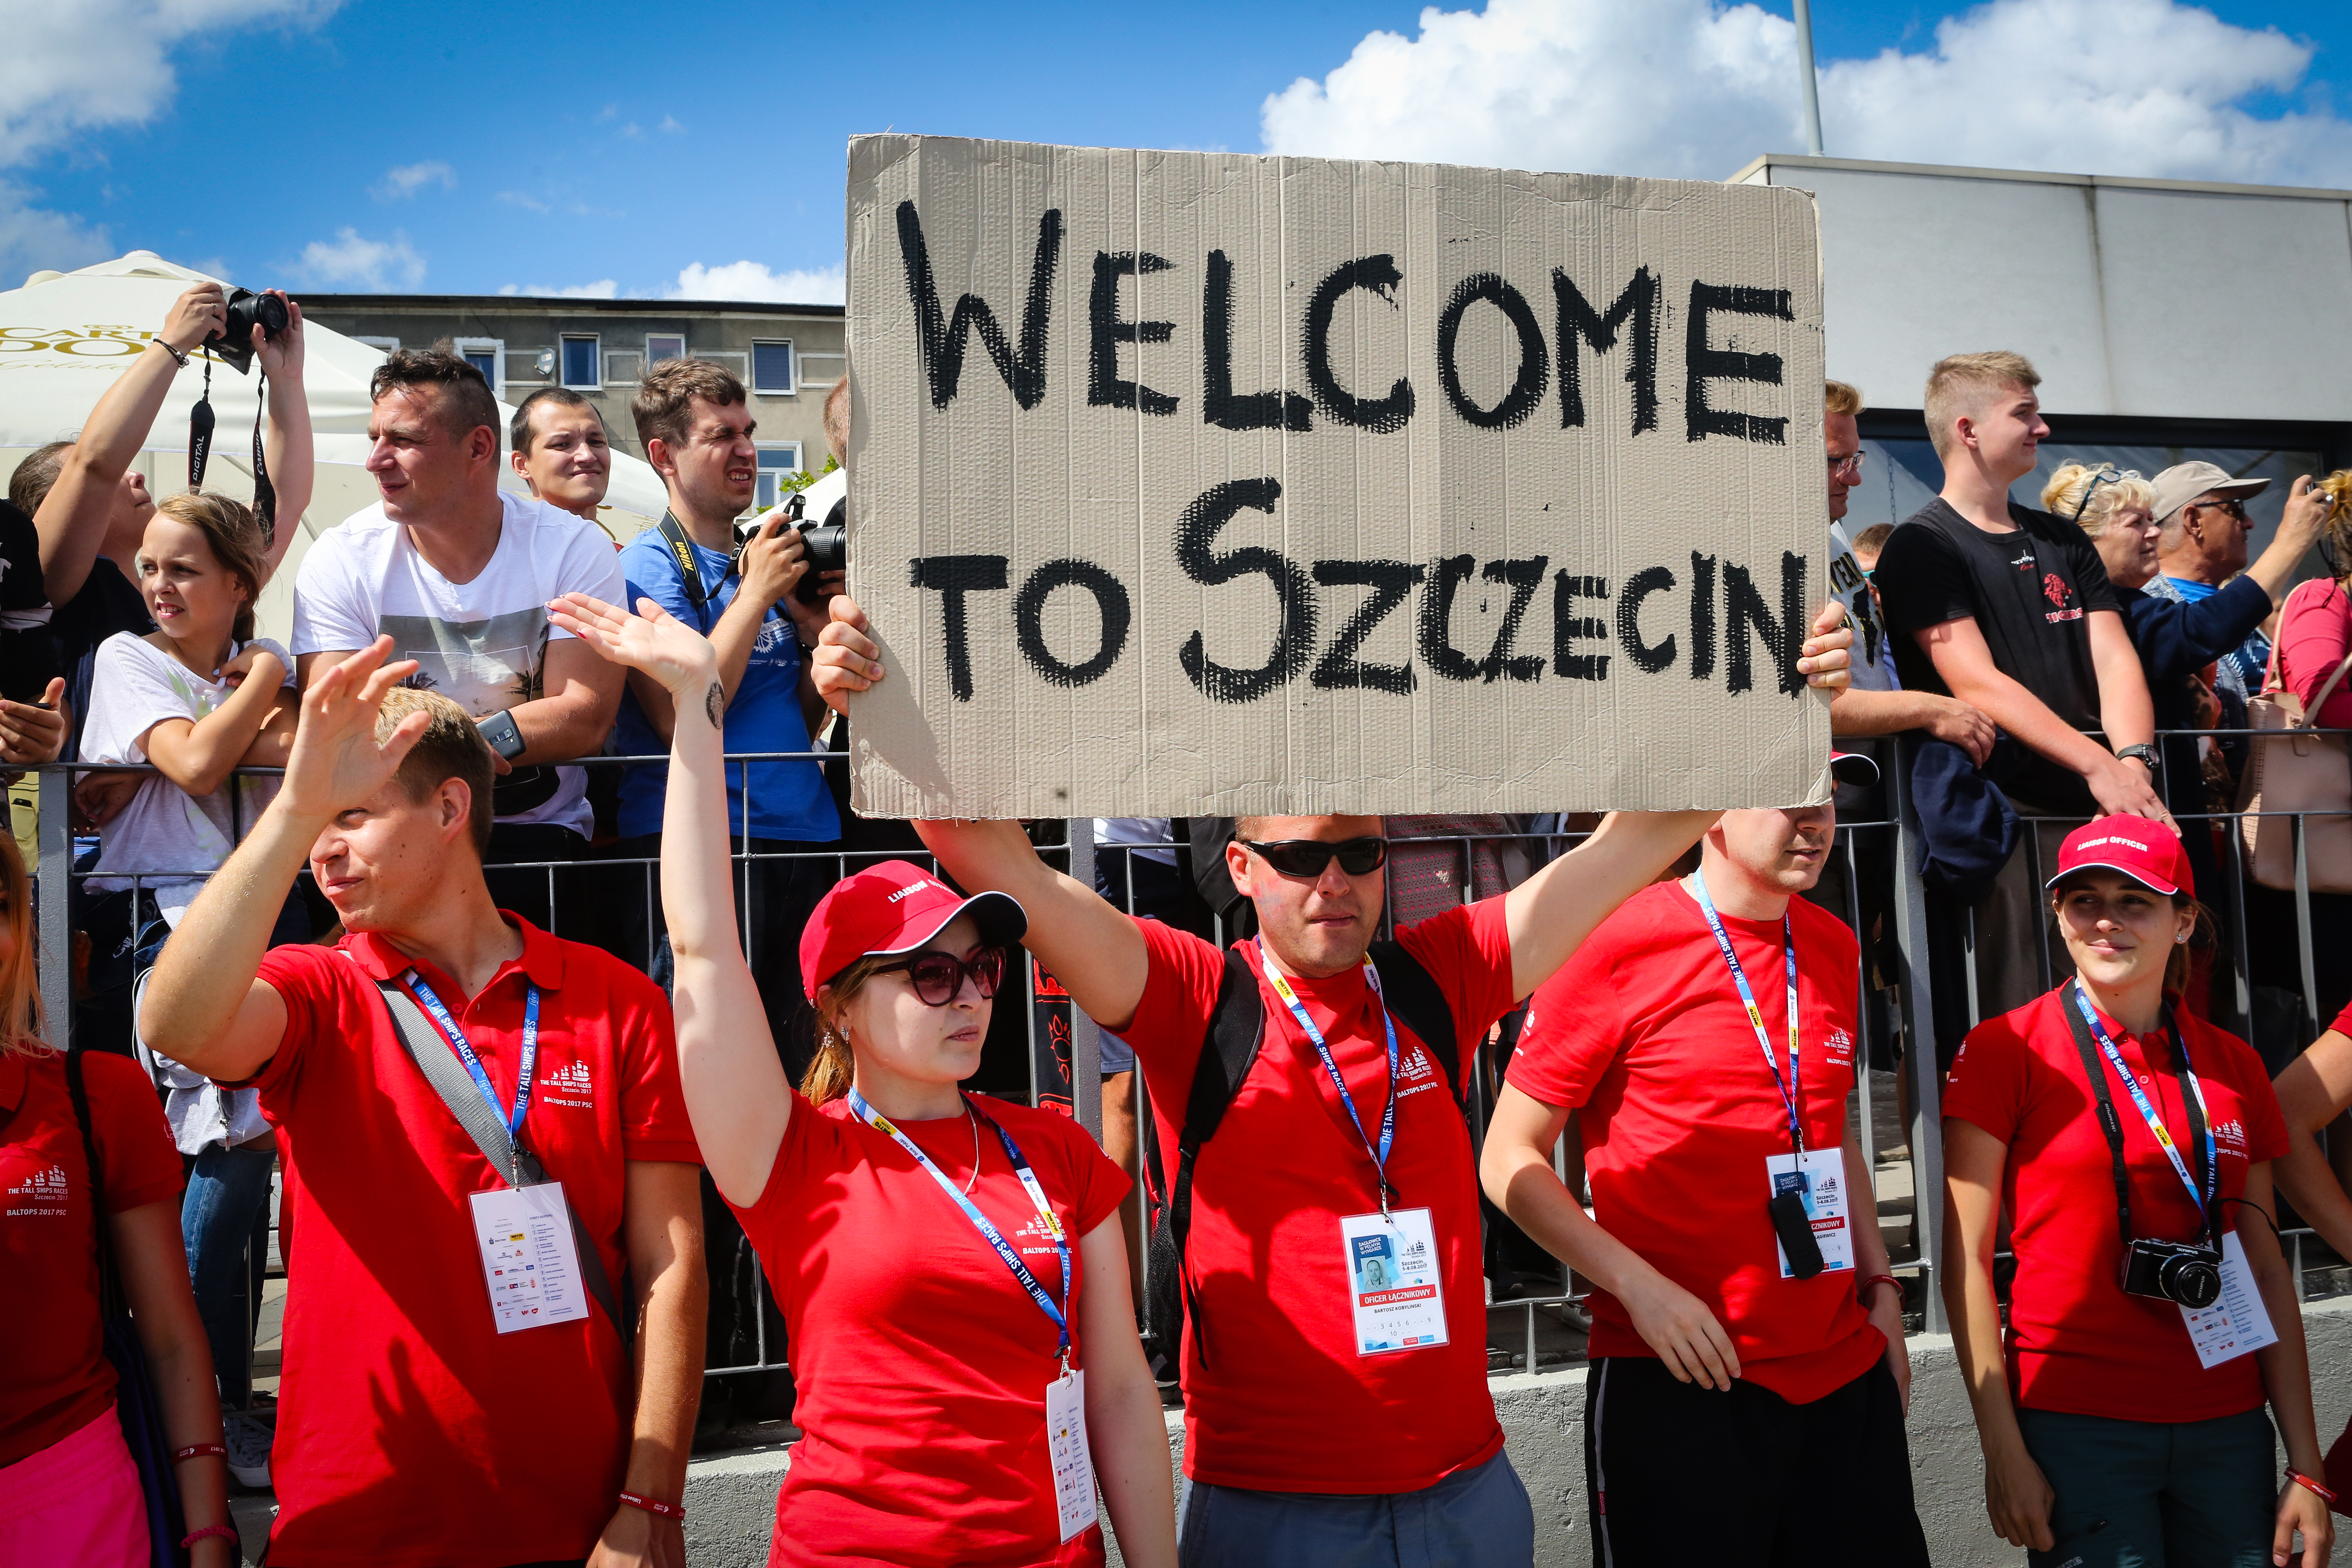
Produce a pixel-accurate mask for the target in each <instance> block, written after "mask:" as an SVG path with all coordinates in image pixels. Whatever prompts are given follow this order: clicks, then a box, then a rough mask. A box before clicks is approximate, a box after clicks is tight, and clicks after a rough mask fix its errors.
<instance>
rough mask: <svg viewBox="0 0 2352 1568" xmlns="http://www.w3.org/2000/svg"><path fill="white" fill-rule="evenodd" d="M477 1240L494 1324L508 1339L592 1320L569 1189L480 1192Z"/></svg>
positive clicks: (549, 1185) (545, 1186)
mask: <svg viewBox="0 0 2352 1568" xmlns="http://www.w3.org/2000/svg"><path fill="white" fill-rule="evenodd" d="M473 1205H474V1239H475V1241H476V1242H477V1243H478V1244H479V1245H480V1247H481V1249H482V1279H483V1280H484V1281H485V1282H486V1283H487V1284H488V1286H489V1288H490V1321H492V1322H493V1323H495V1324H496V1325H497V1326H498V1331H499V1332H500V1333H502V1334H510V1333H513V1332H514V1331H516V1330H518V1329H536V1328H540V1327H541V1326H543V1325H545V1324H548V1323H568V1322H570V1321H572V1319H574V1318H584V1317H586V1316H587V1315H588V1291H587V1289H586V1287H585V1286H584V1285H583V1282H582V1280H581V1278H580V1251H579V1248H578V1247H576V1246H575V1245H574V1244H573V1242H572V1215H571V1211H570V1210H568V1209H566V1208H565V1207H564V1206H563V1184H562V1183H561V1182H542V1183H541V1184H539V1185H537V1186H535V1187H500V1188H499V1189H498V1190H497V1191H495V1192H488V1193H476V1194H473Z"/></svg>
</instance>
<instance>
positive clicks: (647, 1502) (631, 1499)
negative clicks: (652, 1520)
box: [621, 1492, 686, 1524]
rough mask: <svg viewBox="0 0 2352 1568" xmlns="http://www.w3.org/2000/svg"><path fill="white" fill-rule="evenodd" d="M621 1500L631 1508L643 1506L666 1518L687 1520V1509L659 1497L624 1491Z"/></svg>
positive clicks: (648, 1510) (679, 1521) (647, 1510)
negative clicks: (640, 1495) (641, 1495)
mask: <svg viewBox="0 0 2352 1568" xmlns="http://www.w3.org/2000/svg"><path fill="white" fill-rule="evenodd" d="M621 1500H622V1501H623V1502H625V1503H627V1504H628V1505H629V1506H630V1507H631V1508H641V1509H644V1510H646V1512H647V1513H651V1514H658V1515H660V1516H661V1517H662V1518H664V1519H674V1520H676V1521H678V1523H680V1524H684V1523H685V1522H686V1510H684V1509H682V1508H680V1507H678V1505H677V1504H676V1503H674V1502H664V1501H662V1500H660V1499H659V1498H649V1497H639V1496H638V1495H637V1494H636V1493H635V1492H623V1493H622V1494H621Z"/></svg>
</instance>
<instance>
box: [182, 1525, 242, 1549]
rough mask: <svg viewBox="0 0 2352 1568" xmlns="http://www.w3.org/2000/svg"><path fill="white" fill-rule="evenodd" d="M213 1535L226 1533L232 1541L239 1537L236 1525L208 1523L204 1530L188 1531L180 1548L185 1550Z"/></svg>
mask: <svg viewBox="0 0 2352 1568" xmlns="http://www.w3.org/2000/svg"><path fill="white" fill-rule="evenodd" d="M213 1535H226V1536H227V1537H228V1538H229V1539H230V1540H231V1541H235V1540H236V1538H237V1534H236V1526H235V1525H233V1524H208V1525H206V1526H205V1527H204V1528H203V1529H202V1530H192V1531H188V1533H187V1535H186V1536H185V1537H184V1539H183V1540H182V1541H181V1542H180V1550H181V1551H183V1552H185V1551H186V1550H187V1549H188V1548H189V1547H191V1546H194V1544H195V1543H196V1542H199V1541H202V1540H204V1539H205V1537H207V1536H213Z"/></svg>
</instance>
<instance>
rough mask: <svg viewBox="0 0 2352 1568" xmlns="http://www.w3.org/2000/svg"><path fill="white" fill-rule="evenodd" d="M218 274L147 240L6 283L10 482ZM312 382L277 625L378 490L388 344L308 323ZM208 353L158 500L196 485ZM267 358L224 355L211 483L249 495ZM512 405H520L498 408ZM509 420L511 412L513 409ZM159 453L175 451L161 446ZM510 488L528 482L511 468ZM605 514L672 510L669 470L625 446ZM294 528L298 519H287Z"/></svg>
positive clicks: (620, 527) (178, 395)
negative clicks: (244, 370)
mask: <svg viewBox="0 0 2352 1568" xmlns="http://www.w3.org/2000/svg"><path fill="white" fill-rule="evenodd" d="M207 280H208V279H206V276H205V274H204V273H202V272H197V271H194V270H192V269H190V268H185V267H180V266H176V265H174V264H173V263H172V262H169V261H165V260H164V259H163V258H161V257H158V256H156V255H155V254H154V253H153V252H152V251H146V250H134V251H132V252H131V254H130V255H128V256H123V257H118V258H115V259H114V260H112V261H101V262H100V263H98V264H97V265H96V266H94V267H85V268H82V269H81V270H80V271H79V272H64V273H59V272H36V273H35V274H33V276H32V277H31V278H30V279H27V280H26V284H25V286H24V287H23V288H22V289H7V290H5V291H0V480H5V476H6V475H7V474H8V473H10V472H13V471H14V470H15V468H16V464H17V463H19V462H20V461H22V460H23V459H24V458H25V456H26V453H28V452H30V451H31V450H32V449H33V448H34V447H40V446H45V445H47V443H48V442H51V441H56V440H62V439H65V438H67V437H71V436H73V435H75V434H76V433H77V432H79V430H80V428H81V425H82V421H83V420H84V419H86V418H88V417H89V411H90V410H91V409H92V408H93V407H95V406H97V404H98V400H99V398H100V395H103V394H104V393H105V391H106V389H107V388H108V387H109V386H110V385H111V384H113V382H114V378H115V377H116V376H118V375H120V374H121V373H122V368H123V366H124V365H126V364H127V363H130V362H131V360H133V359H135V358H137V357H138V356H139V354H140V353H141V352H142V350H144V349H145V347H146V345H147V340H148V339H149V338H151V337H152V336H153V335H154V332H155V329H156V328H157V327H159V326H161V325H162V324H163V317H164V314H165V312H166V311H168V310H170V309H171V305H172V301H173V300H176V299H177V298H179V297H180V295H181V294H183V293H184V292H185V291H186V289H187V287H188V285H189V284H191V283H198V282H205V281H207ZM303 335H304V338H305V340H306V341H305V344H304V353H303V356H302V386H303V390H304V392H305V393H306V394H307V395H309V398H310V426H311V428H312V430H313V431H314V432H315V433H316V435H317V448H318V459H319V467H318V479H317V481H316V483H315V484H314V486H313V487H312V489H311V494H310V507H309V509H308V510H305V511H304V512H303V514H302V518H301V523H300V527H299V531H298V532H297V534H296V536H295V539H294V542H293V543H292V545H291V546H289V548H288V550H287V552H286V559H285V560H284V562H283V563H280V564H279V566H278V574H277V575H276V576H275V577H274V578H272V579H271V581H270V583H269V585H268V587H267V588H265V589H263V590H262V595H261V603H260V605H258V606H257V608H258V612H259V613H258V616H257V619H258V620H259V622H260V625H261V627H262V629H263V630H264V631H265V632H266V633H267V634H268V635H269V636H272V637H281V638H282V637H285V636H286V635H287V633H288V631H289V629H290V627H291V626H292V625H293V619H294V614H293V601H294V574H295V571H296V569H297V568H298V567H299V566H300V564H301V562H302V556H303V554H304V553H305V552H307V551H308V550H309V549H310V542H311V541H312V540H314V539H316V538H317V537H318V536H319V535H320V533H322V532H324V531H326V530H328V529H330V528H332V527H334V526H335V525H336V524H337V523H339V522H341V521H343V520H344V519H345V518H347V517H350V516H351V515H352V513H354V512H356V511H359V510H362V509H364V508H366V507H368V506H371V505H373V504H374V502H375V500H376V489H375V480H374V479H373V478H372V477H371V476H370V475H369V474H368V472H367V470H366V468H363V467H362V464H363V463H365V461H366V459H367V447H368V442H367V421H368V394H367V387H368V377H369V376H371V375H372V374H374V372H375V367H376V366H377V365H379V364H381V363H383V350H381V349H377V348H373V347H371V346H369V345H368V344H366V343H362V342H355V341H354V340H352V339H351V338H347V337H345V336H343V335H342V334H341V332H337V331H331V330H329V329H328V328H325V327H322V326H320V325H319V324H318V323H317V322H316V321H311V322H309V323H307V324H306V325H305V327H304V329H303ZM204 384H205V382H204V374H203V361H202V359H201V358H200V359H198V360H197V361H196V362H195V363H192V364H191V365H190V366H189V367H188V368H187V369H186V370H184V371H182V372H181V373H180V374H179V376H178V378H177V379H176V380H174V381H173V384H172V392H171V395H170V396H168V397H166V398H165V399H164V401H163V413H162V414H160V415H158V416H156V419H155V424H154V427H153V429H152V430H151V431H150V432H149V433H148V437H147V440H146V443H145V450H144V451H142V453H141V455H140V458H139V466H140V468H141V470H142V472H143V473H145V475H146V477H147V486H148V489H149V491H150V492H151V493H152V494H153V495H155V496H156V497H158V498H161V497H163V496H167V495H173V494H176V493H178V492H179V491H181V490H184V489H187V460H186V458H185V456H184V454H185V453H186V451H187V449H188V411H189V410H190V409H191V408H193V407H194V406H195V404H196V400H197V398H198V397H199V396H201V395H203V393H204ZM259 384H260V376H259V374H258V366H257V367H256V374H252V375H239V374H236V371H234V370H232V369H230V368H229V367H228V366H227V365H226V364H215V365H214V366H213V375H212V404H213V413H214V416H215V426H214V431H213V450H212V458H211V461H210V463H209V465H208V466H207V468H206V469H205V488H206V489H217V490H220V491H222V492H223V493H225V494H228V495H233V496H236V497H237V498H238V499H239V500H250V499H251V497H252V494H253V476H252V473H251V471H250V469H251V466H252V461H253V458H252V451H253V436H252V431H253V416H254V405H255V399H256V396H257V388H258V386H259ZM499 413H500V414H501V416H508V415H511V414H512V413H513V410H512V409H511V408H509V406H507V405H504V404H501V405H499ZM501 423H503V419H502V420H501ZM158 454H165V455H164V456H162V457H159V456H158ZM499 482H500V484H502V485H503V486H504V487H505V488H507V489H512V490H520V489H522V488H523V485H522V480H521V479H520V478H519V477H518V476H517V475H516V474H515V473H514V472H513V471H512V470H511V469H505V470H502V471H501V472H500V475H499ZM605 500H606V502H607V504H606V505H605V506H604V508H603V509H602V510H601V513H600V515H599V516H598V518H597V521H599V522H600V523H602V524H603V525H604V531H605V532H607V533H609V534H611V535H612V536H613V538H614V542H622V541H625V540H627V539H630V538H632V537H634V536H635V534H637V533H638V532H639V531H642V530H644V529H646V528H649V527H651V526H652V525H653V524H654V523H655V522H656V521H659V519H660V517H661V515H662V511H663V509H664V508H665V506H666V505H667V500H666V498H665V496H664V494H663V490H662V483H661V478H660V476H659V475H657V474H656V473H655V472H654V471H653V469H652V468H650V467H648V466H647V465H646V463H645V462H644V461H643V460H642V459H641V458H632V457H629V456H628V455H626V454H625V453H621V452H614V454H613V485H612V489H611V490H610V491H609V492H607V494H606V497H605ZM279 526H280V527H283V526H285V520H284V519H282V518H281V519H280V520H279Z"/></svg>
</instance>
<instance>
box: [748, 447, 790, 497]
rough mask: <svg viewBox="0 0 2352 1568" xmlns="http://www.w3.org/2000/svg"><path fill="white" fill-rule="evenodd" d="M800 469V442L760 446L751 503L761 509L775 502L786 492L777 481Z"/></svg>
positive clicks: (787, 477)
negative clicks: (758, 474)
mask: <svg viewBox="0 0 2352 1568" xmlns="http://www.w3.org/2000/svg"><path fill="white" fill-rule="evenodd" d="M800 469H801V448H800V443H799V442H797V441H795V442H793V444H792V445H791V446H789V447H761V448H760V477H759V479H758V480H757V488H756V489H755V490H754V492H753V494H752V496H751V504H752V505H753V506H754V507H756V508H758V509H759V510H761V511H765V510H767V509H768V508H770V507H772V506H773V505H775V504H776V502H777V501H778V500H782V498H783V496H784V495H785V494H787V493H788V492H787V491H785V490H784V489H783V488H782V485H781V484H780V483H779V482H778V481H780V480H782V479H790V478H791V477H792V476H793V475H794V474H796V473H799V472H800Z"/></svg>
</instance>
